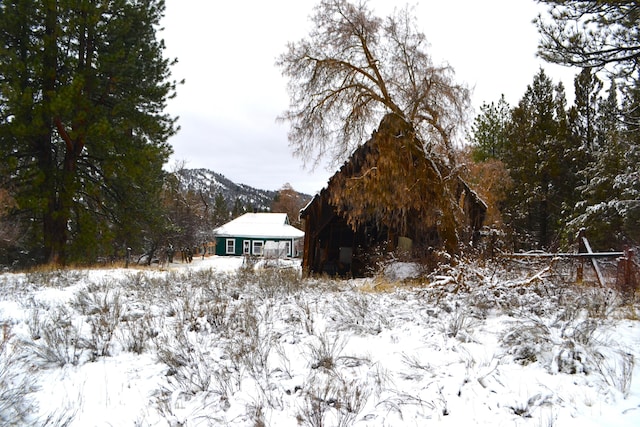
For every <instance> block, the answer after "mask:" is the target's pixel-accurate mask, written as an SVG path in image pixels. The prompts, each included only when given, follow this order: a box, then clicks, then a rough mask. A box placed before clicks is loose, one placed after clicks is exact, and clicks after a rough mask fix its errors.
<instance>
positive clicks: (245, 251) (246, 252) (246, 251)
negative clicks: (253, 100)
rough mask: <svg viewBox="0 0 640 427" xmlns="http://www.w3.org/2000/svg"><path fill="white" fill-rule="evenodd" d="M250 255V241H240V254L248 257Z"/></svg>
mask: <svg viewBox="0 0 640 427" xmlns="http://www.w3.org/2000/svg"><path fill="white" fill-rule="evenodd" d="M250 253H251V240H243V241H242V254H243V255H249V254H250Z"/></svg>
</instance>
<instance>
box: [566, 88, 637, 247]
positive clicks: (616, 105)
mask: <svg viewBox="0 0 640 427" xmlns="http://www.w3.org/2000/svg"><path fill="white" fill-rule="evenodd" d="M628 93H630V92H628ZM634 102H637V101H635V100H634V98H633V97H627V98H626V99H625V100H624V102H623V103H622V106H621V105H620V104H621V103H620V101H619V100H618V88H617V86H616V83H615V81H613V80H612V81H611V85H610V87H609V89H608V95H607V96H606V97H605V98H599V101H598V106H597V116H596V124H595V141H596V143H595V145H594V150H593V152H592V153H591V157H590V161H589V163H588V164H587V165H586V167H585V169H584V172H583V176H584V180H583V185H581V186H580V187H579V190H580V195H581V199H580V202H579V203H577V204H576V209H575V212H574V216H573V219H572V220H571V222H570V223H569V225H570V228H569V231H570V232H571V233H576V232H577V230H578V229H580V228H585V229H587V231H588V233H589V240H590V241H591V243H592V245H593V246H594V247H597V248H601V249H602V250H607V249H618V250H620V249H622V248H623V247H624V245H629V244H631V245H637V244H638V242H640V168H639V167H638V165H639V164H640V150H639V149H638V147H639V145H640V144H639V141H638V129H637V127H635V126H633V124H632V123H633V121H625V120H623V117H626V118H629V117H632V113H631V114H630V113H629V112H626V113H625V112H623V111H622V108H627V109H630V111H631V110H633V108H634V107H633V104H634ZM635 108H637V107H635Z"/></svg>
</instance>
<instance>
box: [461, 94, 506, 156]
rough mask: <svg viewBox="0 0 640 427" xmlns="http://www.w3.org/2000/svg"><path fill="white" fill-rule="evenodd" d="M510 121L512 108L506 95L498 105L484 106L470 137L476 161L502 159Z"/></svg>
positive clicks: (475, 120) (485, 104)
mask: <svg viewBox="0 0 640 427" xmlns="http://www.w3.org/2000/svg"><path fill="white" fill-rule="evenodd" d="M510 120H511V107H510V106H509V103H507V101H506V100H505V99H504V95H502V96H501V97H500V99H499V100H498V102H497V103H493V102H491V104H487V103H484V104H482V106H481V107H480V114H479V115H478V116H476V118H475V119H474V121H473V124H472V125H471V133H470V135H469V140H470V142H471V143H472V144H473V151H472V156H473V159H474V160H475V161H484V160H488V159H491V158H493V159H502V157H503V154H504V149H505V148H504V147H505V145H506V144H507V140H508V134H507V131H508V126H509V122H510Z"/></svg>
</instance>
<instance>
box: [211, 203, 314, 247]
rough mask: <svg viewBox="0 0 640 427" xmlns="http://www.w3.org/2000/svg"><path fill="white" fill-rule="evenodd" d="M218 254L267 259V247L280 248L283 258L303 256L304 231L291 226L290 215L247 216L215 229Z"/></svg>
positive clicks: (249, 214) (251, 214) (257, 214)
mask: <svg viewBox="0 0 640 427" xmlns="http://www.w3.org/2000/svg"><path fill="white" fill-rule="evenodd" d="M213 234H214V237H215V242H216V249H215V254H216V255H220V256H242V255H255V256H263V255H264V253H265V248H267V249H268V248H272V247H277V248H281V249H280V250H279V252H278V253H279V254H280V255H284V256H287V257H296V256H299V251H298V248H299V247H300V243H301V242H302V239H303V238H304V232H303V231H302V230H298V229H297V228H295V227H293V226H292V225H291V224H290V223H289V217H288V216H287V214H286V213H264V212H261V213H246V214H244V215H242V216H240V217H238V218H236V219H234V220H232V221H230V222H228V223H226V224H224V225H222V226H220V227H218V228H216V229H215V230H213Z"/></svg>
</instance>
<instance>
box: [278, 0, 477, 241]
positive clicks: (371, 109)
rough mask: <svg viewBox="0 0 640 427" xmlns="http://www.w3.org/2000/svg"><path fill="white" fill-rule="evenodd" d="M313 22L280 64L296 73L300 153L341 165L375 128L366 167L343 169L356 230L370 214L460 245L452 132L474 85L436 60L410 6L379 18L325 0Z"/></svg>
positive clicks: (341, 208)
mask: <svg viewBox="0 0 640 427" xmlns="http://www.w3.org/2000/svg"><path fill="white" fill-rule="evenodd" d="M312 21H313V23H314V24H315V25H314V28H315V30H313V31H311V33H310V34H309V36H308V37H307V38H306V39H303V40H300V41H298V42H296V43H290V44H289V45H288V48H287V50H286V52H285V53H283V54H282V55H281V56H280V57H279V59H278V61H277V65H278V66H280V67H281V69H282V71H283V74H284V76H286V77H288V78H289V86H288V89H289V93H290V98H291V102H290V108H289V109H288V110H287V111H285V113H284V114H283V115H282V116H281V117H280V119H281V120H282V121H287V122H290V125H291V128H290V132H289V140H290V143H291V146H292V147H293V150H294V153H295V154H296V155H298V156H299V157H302V158H303V159H304V160H305V161H308V162H312V163H313V165H314V166H317V165H318V163H319V162H320V160H322V159H324V158H326V157H328V158H329V160H331V161H332V163H333V165H336V164H338V163H340V162H341V161H343V160H344V159H345V158H346V157H348V156H349V155H350V154H351V153H352V152H354V150H355V149H356V148H357V147H358V146H360V145H361V144H364V143H365V142H366V141H367V140H368V139H369V135H370V134H371V132H372V131H373V130H374V129H375V128H376V127H378V124H380V128H378V130H377V131H376V133H375V134H376V135H377V136H376V141H375V143H376V148H375V149H373V148H372V149H371V150H369V151H367V152H366V153H360V154H361V156H362V157H363V159H361V161H360V162H359V163H360V166H361V167H362V169H361V170H357V171H356V170H354V171H352V172H353V173H354V174H355V175H349V176H345V175H342V176H340V177H339V178H336V179H335V180H334V181H333V183H334V188H332V196H331V203H332V204H333V206H334V207H335V208H336V209H337V211H338V212H340V213H341V214H342V215H343V216H344V217H345V219H346V220H347V222H348V223H349V224H350V225H351V226H352V227H353V228H354V229H355V228H356V227H358V226H359V225H362V224H365V223H376V224H377V225H379V226H381V227H384V228H387V229H389V230H392V232H391V233H390V234H396V235H397V234H398V233H400V235H405V236H406V235H407V234H405V233H411V235H412V238H415V239H422V238H424V236H425V235H427V234H428V233H429V230H430V229H432V228H433V227H436V226H437V228H438V234H439V239H440V241H441V242H442V243H443V244H444V246H445V247H446V249H447V251H449V252H452V251H455V250H456V248H457V244H458V233H457V231H458V228H459V227H458V226H459V225H460V223H461V222H460V221H459V216H460V215H459V214H460V209H458V204H457V198H458V197H457V193H458V183H459V181H458V179H456V178H457V176H458V170H457V168H456V162H455V150H454V149H453V147H452V145H453V140H454V136H455V132H456V130H458V129H459V127H460V125H461V124H463V123H464V122H465V120H466V113H467V109H468V106H469V91H468V89H467V88H466V87H465V86H464V85H460V84H457V83H456V82H455V81H454V73H453V70H452V68H451V67H449V66H448V65H446V64H445V65H436V64H435V63H434V61H433V60H432V58H431V56H430V55H429V53H428V51H427V48H428V44H427V41H426V38H425V36H424V34H423V33H421V32H420V31H418V29H417V25H416V20H415V18H414V16H413V14H412V11H411V9H409V8H405V9H402V10H396V11H395V12H394V14H392V15H391V16H389V17H387V18H385V19H381V18H378V17H376V16H374V15H373V13H372V12H371V11H370V10H369V9H368V7H367V2H366V0H364V1H358V2H357V3H352V2H350V1H348V0H321V1H320V3H319V5H318V6H317V7H316V8H315V14H314V15H313V16H312Z"/></svg>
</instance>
